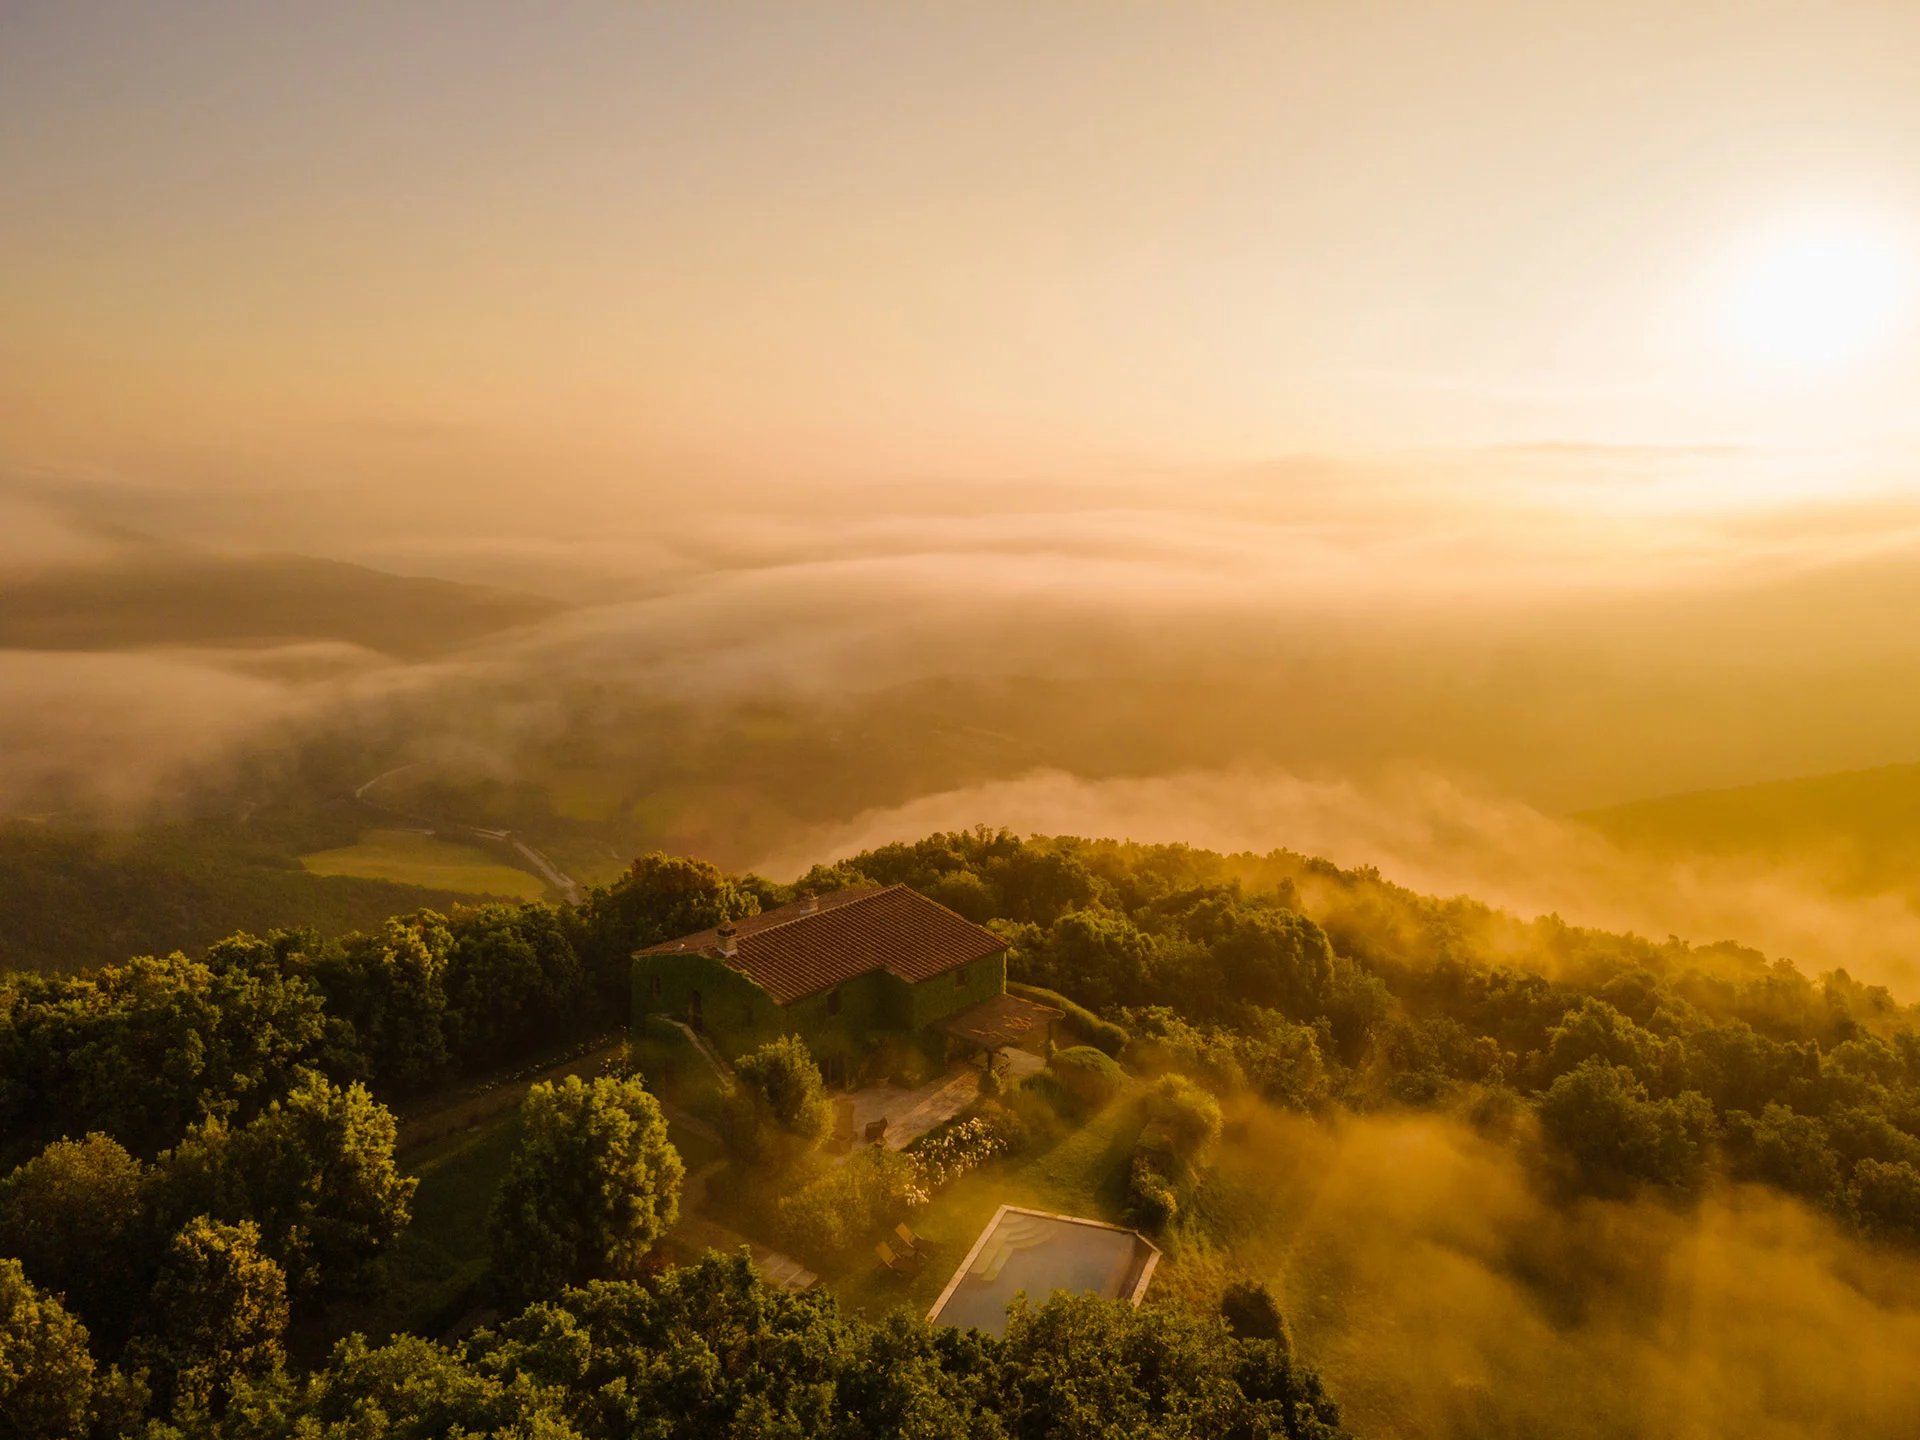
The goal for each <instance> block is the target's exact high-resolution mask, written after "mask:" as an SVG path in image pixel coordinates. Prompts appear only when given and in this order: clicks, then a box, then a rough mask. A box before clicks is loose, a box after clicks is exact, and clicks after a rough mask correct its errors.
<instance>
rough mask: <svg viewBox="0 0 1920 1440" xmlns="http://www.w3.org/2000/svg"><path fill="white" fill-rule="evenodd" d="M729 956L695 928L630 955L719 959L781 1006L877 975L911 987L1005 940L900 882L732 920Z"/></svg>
mask: <svg viewBox="0 0 1920 1440" xmlns="http://www.w3.org/2000/svg"><path fill="white" fill-rule="evenodd" d="M733 931H734V933H733V942H734V950H733V954H731V955H725V954H723V953H722V952H721V936H720V931H719V930H718V929H717V928H716V929H713V930H702V931H700V932H699V934H697V935H685V936H682V937H681V938H680V939H678V940H668V941H665V942H664V943H662V944H659V945H649V946H648V947H647V948H646V949H644V950H640V951H636V952H635V953H636V954H639V955H709V956H713V957H715V958H717V959H722V960H725V961H726V963H727V964H729V965H731V966H732V967H733V968H734V969H735V970H738V971H739V972H740V973H741V974H743V975H745V976H746V977H747V978H748V979H750V980H752V981H754V982H755V983H756V984H758V985H759V986H760V987H761V988H762V989H764V990H765V991H766V992H767V993H768V994H770V995H771V996H773V998H774V1002H775V1003H776V1004H780V1005H788V1004H791V1003H792V1002H793V1001H795V1000H801V999H804V998H805V997H807V996H808V995H813V994H817V993H818V992H819V991H822V990H826V989H829V988H831V987H832V986H835V985H838V984H841V983H842V982H843V981H847V980H852V979H854V978H856V977H857V976H861V975H869V974H871V973H872V972H874V971H875V970H884V971H886V972H887V973H888V974H889V975H895V976H898V977H899V978H900V979H902V980H905V981H908V982H909V983H912V982H914V981H919V980H928V979H931V978H932V977H934V976H935V975H940V974H944V973H945V972H946V971H948V970H952V969H954V968H956V967H958V966H961V965H965V964H968V963H970V962H971V961H974V960H981V959H985V958H986V957H987V956H989V955H997V954H998V953H999V952H1000V951H1002V950H1004V949H1006V948H1007V942H1006V941H1004V940H1002V939H1001V938H1000V937H999V936H998V935H995V934H994V933H993V932H992V931H991V930H983V929H981V928H980V927H979V926H978V925H975V924H974V923H973V922H972V921H971V920H966V919H963V918H962V917H961V916H959V915H956V914H954V913H953V911H951V910H949V909H947V907H946V906H944V905H942V904H940V903H939V902H938V901H935V900H929V899H928V898H927V897H926V896H924V895H922V894H921V893H920V892H919V891H918V890H913V889H909V888H908V887H907V886H905V885H887V886H874V885H867V886H857V887H854V888H852V889H848V890H836V891H834V892H832V893H831V894H827V895H821V896H818V897H816V898H815V899H813V900H796V901H795V902H794V903H793V904H791V905H782V906H781V907H780V908H779V909H778V910H767V911H763V912H762V913H760V914H758V915H749V916H748V917H747V918H745V919H744V920H736V921H735V922H734V925H733Z"/></svg>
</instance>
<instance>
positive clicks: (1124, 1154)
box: [822, 1097, 1141, 1316]
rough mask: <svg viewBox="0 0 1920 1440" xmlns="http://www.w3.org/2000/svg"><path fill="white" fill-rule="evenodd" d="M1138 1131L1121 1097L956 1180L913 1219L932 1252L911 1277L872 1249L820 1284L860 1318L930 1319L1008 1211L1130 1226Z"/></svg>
mask: <svg viewBox="0 0 1920 1440" xmlns="http://www.w3.org/2000/svg"><path fill="white" fill-rule="evenodd" d="M1140 1125H1141V1114H1140V1106H1139V1103H1138V1100H1137V1099H1136V1098H1133V1097H1127V1098H1123V1099H1121V1100H1119V1101H1116V1102H1115V1103H1114V1104H1113V1105H1110V1106H1109V1107H1108V1108H1107V1109H1105V1110H1104V1111H1102V1112H1101V1113H1100V1114H1098V1115H1096V1116H1095V1117H1094V1118H1093V1119H1092V1120H1090V1121H1089V1122H1088V1123H1087V1124H1086V1125H1084V1126H1082V1127H1081V1128H1080V1129H1078V1130H1076V1131H1074V1132H1073V1133H1072V1134H1070V1135H1068V1136H1067V1137H1066V1138H1065V1139H1063V1140H1061V1141H1060V1142H1059V1143H1058V1144H1056V1145H1054V1146H1052V1147H1051V1148H1049V1149H1046V1150H1043V1151H1040V1152H1039V1153H1037V1154H1028V1155H1021V1156H1016V1157H1014V1158H1013V1159H1010V1160H1002V1161H995V1162H993V1163H991V1164H988V1165H985V1166H982V1167H981V1168H980V1169H978V1170H976V1171H974V1172H973V1173H972V1174H971V1175H967V1176H965V1177H963V1178H962V1179H960V1180H957V1181H955V1182H954V1183H953V1184H952V1185H950V1186H948V1187H947V1188H946V1189H945V1190H943V1191H941V1192H940V1194H939V1195H937V1196H935V1197H934V1200H933V1203H932V1204H930V1205H928V1206H927V1207H926V1208H924V1209H922V1210H920V1211H917V1212H916V1213H915V1214H914V1215H913V1216H912V1217H911V1218H910V1219H909V1220H908V1221H907V1224H908V1225H910V1226H911V1227H912V1228H913V1231H914V1233H915V1234H916V1235H918V1236H919V1237H920V1238H921V1240H922V1242H923V1247H924V1248H925V1249H926V1251H927V1252H928V1259H927V1262H926V1263H925V1264H924V1265H923V1266H921V1267H920V1271H919V1273H918V1274H917V1275H915V1276H913V1277H912V1278H911V1279H906V1278H903V1277H901V1276H898V1275H895V1274H893V1273H892V1272H891V1271H889V1270H887V1269H886V1268H885V1267H884V1266H883V1265H881V1263H880V1261H879V1258H878V1257H877V1256H876V1255H875V1254H874V1253H873V1251H872V1250H871V1249H868V1250H865V1251H863V1252H861V1254H860V1255H858V1256H856V1257H855V1258H854V1260H853V1262H852V1264H851V1265H849V1266H848V1267H847V1268H846V1269H845V1270H843V1271H840V1272H837V1273H828V1274H826V1275H824V1276H823V1277H822V1278H823V1279H824V1280H825V1281H826V1283H827V1284H828V1285H829V1286H830V1287H831V1288H832V1290H833V1292H834V1294H836V1295H837V1296H838V1297H839V1298H840V1301H841V1303H842V1304H844V1305H846V1306H847V1307H848V1308H849V1309H851V1310H855V1311H858V1312H859V1313H861V1314H864V1315H869V1316H879V1315H883V1314H885V1313H887V1312H888V1311H891V1310H898V1309H906V1310H911V1311H913V1312H914V1313H915V1314H920V1315H924V1314H925V1313H926V1312H927V1311H928V1309H930V1308H931V1307H932V1305H933V1302H934V1301H935V1300H936V1299H938V1298H939V1295H940V1291H941V1290H942V1289H944V1288H945V1286H946V1283H947V1281H948V1280H949V1279H950V1278H951V1277H952V1275H953V1269H954V1267H955V1266H956V1265H958V1264H959V1263H960V1261H961V1260H962V1259H963V1258H964V1257H965V1256H966V1253H967V1251H968V1250H969V1249H970V1248H972V1246H973V1242H974V1241H975V1240H976V1239H978V1238H979V1235H980V1232H981V1231H982V1230H983V1229H985V1228H986V1224H987V1222H988V1221H989V1220H991V1219H992V1218H993V1212H994V1211H995V1210H997V1209H999V1208H1000V1207H1001V1206H1002V1205H1030V1206H1032V1207H1033V1208H1034V1209H1036V1210H1052V1211H1057V1212H1059V1213H1061V1214H1066V1215H1081V1216H1085V1217H1086V1218H1088V1219H1092V1220H1110V1221H1114V1222H1116V1223H1120V1224H1124V1223H1125V1219H1126V1217H1125V1215H1124V1214H1123V1212H1122V1203H1123V1196H1124V1193H1125V1189H1126V1182H1127V1168H1128V1166H1129V1164H1130V1163H1131V1161H1132V1159H1133V1145H1134V1141H1135V1140H1136V1139H1137V1138H1138V1137H1139V1134H1140ZM896 1248H897V1247H896ZM1036 1298H1039V1299H1044V1298H1045V1297H1044V1296H1041V1297H1036Z"/></svg>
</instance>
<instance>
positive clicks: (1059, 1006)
mask: <svg viewBox="0 0 1920 1440" xmlns="http://www.w3.org/2000/svg"><path fill="white" fill-rule="evenodd" d="M1007 993H1008V994H1009V995H1018V996H1020V997H1021V998H1022V999H1026V1000H1032V1001H1033V1002H1035V1003H1036V1004H1039V1005H1051V1006H1052V1007H1053V1008H1054V1009H1056V1010H1058V1011H1060V1012H1061V1013H1062V1014H1063V1015H1064V1016H1065V1017H1066V1019H1065V1020H1064V1021H1063V1022H1062V1023H1064V1024H1065V1025H1066V1027H1067V1029H1068V1030H1069V1031H1070V1032H1072V1034H1073V1037H1074V1038H1075V1039H1076V1040H1079V1041H1081V1042H1083V1043H1084V1044H1087V1045H1091V1046H1093V1047H1094V1048H1095V1049H1098V1050H1102V1051H1105V1052H1106V1053H1107V1054H1109V1055H1118V1054H1119V1053H1120V1052H1121V1051H1122V1050H1124V1049H1126V1048H1127V1041H1128V1040H1129V1039H1131V1038H1132V1037H1131V1036H1129V1035H1128V1034H1127V1032H1126V1031H1125V1030H1122V1029H1121V1028H1120V1027H1119V1026H1118V1025H1116V1024H1114V1023H1113V1022H1112V1021H1111V1020H1102V1019H1101V1018H1100V1017H1099V1016H1098V1015H1096V1014H1094V1013H1093V1011H1091V1010H1089V1009H1087V1007H1086V1006H1084V1005H1082V1004H1080V1003H1079V1002H1078V1001H1077V1000H1069V999H1068V998H1067V997H1066V996H1064V995H1062V994H1061V993H1060V992H1059V991H1058V990H1047V989H1043V988H1042V987H1041V986H1038V985H1023V984H1021V983H1020V982H1019V981H1017V980H1009V981H1008V982H1007Z"/></svg>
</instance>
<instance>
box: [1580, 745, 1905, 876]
mask: <svg viewBox="0 0 1920 1440" xmlns="http://www.w3.org/2000/svg"><path fill="white" fill-rule="evenodd" d="M1580 818H1581V819H1582V820H1584V821H1585V822H1586V823H1588V824H1590V825H1592V826H1593V827H1594V828H1595V829H1598V830H1600V831H1601V832H1602V833H1603V834H1606V835H1608V836H1610V837H1611V838H1613V839H1614V840H1616V841H1618V842H1620V843H1621V844H1623V845H1626V846H1628V847H1630V848H1633V849H1637V850H1643V851H1647V852H1650V853H1653V854H1659V855H1679V854H1705V855H1713V856H1727V857H1735V858H1743V859H1755V860H1763V861H1768V862H1786V863H1790V864H1795V865H1807V866H1811V867H1813V868H1816V869H1819V870H1821V871H1824V872H1825V873H1827V874H1828V875H1829V876H1830V877H1831V878H1832V880H1833V881H1834V882H1835V883H1836V884H1838V885H1840V886H1842V887H1843V888H1848V889H1856V890H1879V889H1897V890H1901V891H1905V892H1906V893H1909V894H1916V893H1920V879H1917V878H1916V877H1920V765H1887V766H1882V767H1880V768H1878V769H1873V770H1854V771H1847V772H1845V773H1842V774H1836V775H1817V776H1812V777H1810V778H1807V779H1800V780H1779V781H1773V782H1770V783H1768V784H1763V785H1744V786H1740V787H1737V788H1735V789H1729V790H1706V791H1700V792H1698V793H1695V794H1688V795H1671V796H1662V797H1659V798H1657V799H1652V800H1642V801H1637V802H1635V803H1633V804H1630V805H1618V806H1614V807H1612V808H1609V809H1606V810H1598V811H1592V812H1590V813H1588V814H1586V815H1583V816H1581V817H1580Z"/></svg>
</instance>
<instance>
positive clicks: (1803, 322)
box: [1723, 216, 1915, 375]
mask: <svg viewBox="0 0 1920 1440" xmlns="http://www.w3.org/2000/svg"><path fill="white" fill-rule="evenodd" d="M1914 267H1915V257H1914V255H1913V253H1912V247H1911V245H1910V243H1908V242H1906V241H1905V240H1904V239H1903V237H1901V236H1900V235H1899V234H1898V233H1897V232H1896V231H1895V230H1894V229H1893V228H1892V227H1890V226H1887V225H1884V224H1876V223H1873V222H1871V221H1865V220H1860V219H1854V218H1842V217H1832V216H1816V217H1808V218H1803V219H1799V220H1796V221H1793V222H1791V223H1787V224H1782V225H1776V226H1774V227H1773V228H1771V229H1769V230H1766V231H1764V232H1762V233H1760V234H1758V235H1756V236H1755V237H1754V238H1753V239H1752V240H1751V241H1749V242H1748V244H1747V245H1746V246H1744V247H1743V248H1742V250H1741V251H1740V253H1739V254H1738V255H1737V257H1736V259H1735V261H1734V264H1733V266H1732V268H1731V270H1730V271H1729V276H1728V284H1727V288H1726V292H1725V297H1724V302H1723V303H1724V312H1723V313H1724V324H1725V334H1726V338H1727V341H1728V343H1729V344H1730V345H1731V346H1732V347H1733V348H1734V349H1735V350H1736V351H1737V352H1738V353H1739V354H1740V355H1741V357H1742V358H1744V359H1745V360H1746V361H1747V362H1748V363H1749V364H1752V365H1754V366H1756V367H1758V368H1761V369H1765V370H1769V371H1774V372H1778V373H1787V374H1796V375H1809V374H1819V373H1823V372H1828V371H1834V370H1838V369H1841V368H1843V367H1848V366H1852V365H1855V364H1858V363H1859V362H1861V361H1863V360H1865V359H1867V358H1869V357H1870V356H1871V355H1872V354H1873V353H1874V352H1875V351H1877V350H1879V349H1881V348H1882V347H1883V346H1884V345H1885V344H1886V343H1887V342H1888V341H1889V340H1890V339H1891V338H1892V337H1893V335H1894V334H1895V332H1896V331H1897V330H1898V329H1899V327H1900V325H1901V323H1902V322H1903V321H1904V320H1905V319H1906V312H1907V309H1908V305H1909V303H1910V300H1911V298H1912V292H1913V288H1914V273H1913V272H1914Z"/></svg>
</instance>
